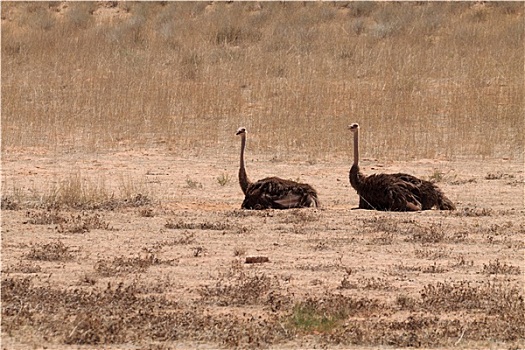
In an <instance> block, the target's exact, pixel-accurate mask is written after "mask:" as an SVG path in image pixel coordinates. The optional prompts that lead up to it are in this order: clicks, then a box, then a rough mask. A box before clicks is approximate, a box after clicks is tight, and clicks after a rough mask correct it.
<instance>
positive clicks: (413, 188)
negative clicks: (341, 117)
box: [348, 123, 456, 211]
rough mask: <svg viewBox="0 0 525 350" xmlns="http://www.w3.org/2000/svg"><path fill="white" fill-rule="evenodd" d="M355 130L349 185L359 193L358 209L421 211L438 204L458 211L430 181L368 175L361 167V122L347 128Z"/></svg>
mask: <svg viewBox="0 0 525 350" xmlns="http://www.w3.org/2000/svg"><path fill="white" fill-rule="evenodd" d="M348 128H349V129H350V130H351V131H352V132H353V133H354V164H353V165H352V168H350V174H349V177H350V184H351V185H352V187H353V188H354V189H355V190H356V191H357V194H358V195H359V209H375V210H391V211H419V210H428V209H432V208H433V207H437V208H438V209H440V210H455V209H456V207H455V206H454V203H452V201H450V199H448V198H447V197H446V196H445V195H444V194H443V192H441V190H440V189H439V188H438V187H437V186H436V185H434V184H433V183H432V182H430V181H426V180H421V179H418V178H417V177H415V176H412V175H409V174H403V173H397V174H373V175H370V176H365V175H364V174H363V173H361V171H360V170H359V125H358V124H356V123H354V124H351V125H350V126H349V127H348Z"/></svg>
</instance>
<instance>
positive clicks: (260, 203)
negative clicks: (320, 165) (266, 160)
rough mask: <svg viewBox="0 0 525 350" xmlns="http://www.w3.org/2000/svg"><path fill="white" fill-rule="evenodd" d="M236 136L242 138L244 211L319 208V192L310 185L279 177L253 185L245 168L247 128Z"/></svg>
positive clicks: (240, 170) (240, 176) (239, 130)
mask: <svg viewBox="0 0 525 350" xmlns="http://www.w3.org/2000/svg"><path fill="white" fill-rule="evenodd" d="M236 135H240V136H241V155H240V163H239V185H240V186H241V189H242V192H243V193H244V196H245V197H244V201H243V202H242V205H241V208H242V209H290V208H308V207H318V206H319V200H318V198H317V192H316V191H315V190H314V188H313V187H312V186H310V185H308V184H303V183H299V182H295V181H291V180H284V179H280V178H278V177H267V178H265V179H262V180H259V181H257V182H253V183H252V182H251V181H250V180H249V179H248V175H247V174H246V168H245V166H244V149H245V147H246V128H244V127H241V128H239V129H238V130H237V133H236Z"/></svg>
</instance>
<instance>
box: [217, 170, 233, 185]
mask: <svg viewBox="0 0 525 350" xmlns="http://www.w3.org/2000/svg"><path fill="white" fill-rule="evenodd" d="M230 181H231V176H230V175H229V174H227V173H222V174H221V175H219V176H217V182H218V183H219V185H221V186H226V185H227V184H228V183H230Z"/></svg>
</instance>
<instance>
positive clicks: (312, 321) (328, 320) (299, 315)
mask: <svg viewBox="0 0 525 350" xmlns="http://www.w3.org/2000/svg"><path fill="white" fill-rule="evenodd" d="M338 321H339V319H338V318H337V317H335V315H330V314H326V313H324V312H320V311H319V310H317V309H316V308H315V307H314V306H313V305H309V304H307V303H300V304H297V305H295V306H294V308H293V310H292V315H291V316H290V324H291V326H292V327H293V328H296V329H298V330H300V331H303V332H307V333H311V332H321V333H328V332H330V331H331V330H332V329H334V328H336V327H337V326H338Z"/></svg>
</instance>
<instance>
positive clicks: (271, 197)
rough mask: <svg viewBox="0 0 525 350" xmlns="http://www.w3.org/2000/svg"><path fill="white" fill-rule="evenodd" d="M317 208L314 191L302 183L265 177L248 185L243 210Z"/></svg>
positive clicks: (317, 201)
mask: <svg viewBox="0 0 525 350" xmlns="http://www.w3.org/2000/svg"><path fill="white" fill-rule="evenodd" d="M317 206H319V200H318V198H317V192H316V191H315V189H314V188H313V187H312V186H310V185H308V184H303V183H298V182H295V181H291V180H284V179H280V178H278V177H267V178H265V179H262V180H259V181H257V182H254V183H250V184H249V185H248V189H247V191H246V193H245V198H244V201H243V202H242V206H241V207H242V208H243V209H290V208H308V207H317Z"/></svg>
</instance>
